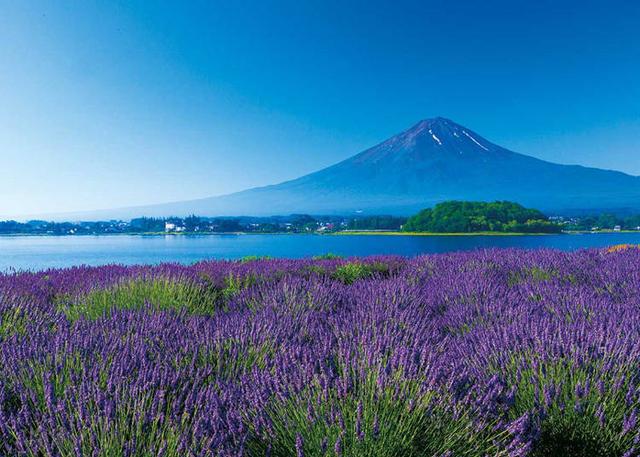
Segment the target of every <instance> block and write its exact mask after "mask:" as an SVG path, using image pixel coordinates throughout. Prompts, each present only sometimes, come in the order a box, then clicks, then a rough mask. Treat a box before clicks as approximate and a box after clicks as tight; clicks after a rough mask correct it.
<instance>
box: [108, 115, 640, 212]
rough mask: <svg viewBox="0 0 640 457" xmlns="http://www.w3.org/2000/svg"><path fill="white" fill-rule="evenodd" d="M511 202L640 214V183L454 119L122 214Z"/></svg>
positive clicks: (428, 122)
mask: <svg viewBox="0 0 640 457" xmlns="http://www.w3.org/2000/svg"><path fill="white" fill-rule="evenodd" d="M452 199H459V200H483V201H492V200H511V201H516V202H518V203H521V204H523V205H526V206H530V207H535V208H540V209H542V210H546V211H575V210H588V209H594V210H595V209H623V208H630V209H640V178H638V177H634V176H630V175H627V174H624V173H621V172H616V171H608V170H600V169H595V168H587V167H582V166H576V165H559V164H554V163H551V162H546V161H543V160H539V159H535V158H533V157H530V156H526V155H522V154H518V153H515V152H512V151H509V150H507V149H504V148H502V147H500V146H498V145H495V144H493V143H491V142H489V141H487V140H486V139H484V138H482V137H481V136H480V135H478V134H476V133H475V132H473V131H471V130H469V129H468V128H466V127H463V126H461V125H458V124H456V123H455V122H452V121H450V120H448V119H444V118H435V119H428V120H423V121H420V122H418V123H417V124H416V125H414V126H413V127H411V128H410V129H408V130H406V131H404V132H402V133H400V134H398V135H396V136H394V137H392V138H390V139H388V140H387V141H384V142H383V143H381V144H379V145H377V146H374V147H372V148H370V149H367V150H366V151H364V152H361V153H360V154H357V155H355V156H353V157H351V158H349V159H347V160H344V161H342V162H340V163H337V164H335V165H333V166H330V167H328V168H325V169H323V170H320V171H317V172H315V173H311V174H309V175H305V176H302V177H300V178H298V179H294V180H291V181H287V182H283V183H280V184H277V185H271V186H266V187H259V188H253V189H249V190H246V191H242V192H238V193H234V194H230V195H225V196H221V197H212V198H206V199H201V200H193V201H186V202H177V203H169V204H162V205H154V206H149V207H138V208H127V209H124V210H119V211H113V212H112V214H114V217H116V213H117V217H132V216H139V215H141V214H145V215H150V216H160V215H186V214H190V213H195V214H200V215H211V216H213V215H274V214H290V213H312V214H352V213H354V212H356V211H363V212H365V213H388V214H405V215H406V214H411V213H414V212H416V211H417V210H419V209H421V208H424V207H426V206H431V205H433V204H435V203H437V202H440V201H444V200H452Z"/></svg>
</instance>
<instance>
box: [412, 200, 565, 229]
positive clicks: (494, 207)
mask: <svg viewBox="0 0 640 457" xmlns="http://www.w3.org/2000/svg"><path fill="white" fill-rule="evenodd" d="M402 230H403V231H406V232H434V233H473V232H510V233H512V232H521V233H559V232H560V231H562V227H561V225H560V224H557V223H555V222H552V221H550V220H549V219H548V218H547V217H546V216H545V215H544V214H543V213H542V212H540V211H539V210H537V209H531V208H525V207H524V206H522V205H520V204H518V203H514V202H508V201H496V202H468V201H448V202H443V203H438V204H437V205H436V206H434V207H433V208H427V209H423V210H422V211H420V212H419V213H418V214H416V215H414V216H412V217H410V218H409V219H408V220H407V222H406V224H404V225H403V227H402Z"/></svg>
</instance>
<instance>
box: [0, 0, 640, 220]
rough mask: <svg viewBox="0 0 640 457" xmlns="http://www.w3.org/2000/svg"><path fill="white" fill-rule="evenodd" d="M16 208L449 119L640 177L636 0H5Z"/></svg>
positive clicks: (37, 209)
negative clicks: (431, 119)
mask: <svg viewBox="0 0 640 457" xmlns="http://www.w3.org/2000/svg"><path fill="white" fill-rule="evenodd" d="M0 11H1V14H0V159H1V160H0V215H20V214H37V213H49V212H63V211H74V210H89V209H100V208H114V207H122V206H132V205H139V204H147V203H156V202H165V201H176V200H182V199H190V198H197V197H205V196H212V195H217V194H223V193H228V192H232V191H236V190H241V189H244V188H247V187H251V186H256V185H262V184H268V183H275V182H279V181H282V180H286V179H289V178H294V177H297V176H299V175H301V174H304V173H307V172H311V171H314V170H317V169H319V168H322V167H324V166H327V165H330V164H333V163H335V162H337V161H339V160H341V159H344V158H346V157H348V156H351V155H353V154H355V153H357V152H359V151H361V150H363V149H365V148H367V147H369V146H372V145H374V144H375V143H377V142H379V141H381V140H383V139H385V138H387V137H389V136H391V135H393V134H394V133H397V132H399V131H401V130H403V129H405V128H407V127H409V126H410V125H412V124H414V123H415V122H417V121H418V120H419V119H422V118H428V117H435V116H445V117H448V118H450V119H453V120H454V121H456V122H459V123H461V124H463V125H465V126H467V127H469V128H471V129H473V130H475V131H476V132H478V133H480V134H481V135H483V136H485V137H486V138H488V139H489V140H492V141H494V142H496V143H498V144H501V145H503V146H506V147H508V148H510V149H513V150H515V151H518V152H522V153H526V154H530V155H533V156H536V157H540V158H543V159H547V160H551V161H555V162H561V163H579V164H583V165H590V166H597V167H603V168H613V169H619V170H623V171H625V172H628V173H631V174H636V175H640V30H639V26H638V24H640V2H635V1H628V0H627V1H598V2H595V1H562V2H557V1H535V2H534V1H491V0H489V1H482V2H480V1H455V2H453V1H422V2H410V1H393V2H392V1H386V2H380V1H371V0H369V1H361V2H360V1H357V2H356V1H352V2H348V1H290V2H289V1H287V2H284V1H283V2H269V1H260V2H258V1H255V2H249V1H229V2H216V1H202V2H200V1H190V2H179V1H172V2H168V1H167V2H155V1H127V2H124V1H123V2H116V1H104V2H95V1H88V0H78V1H67V0H56V1H53V2H52V1H27V0H8V1H7V0H0Z"/></svg>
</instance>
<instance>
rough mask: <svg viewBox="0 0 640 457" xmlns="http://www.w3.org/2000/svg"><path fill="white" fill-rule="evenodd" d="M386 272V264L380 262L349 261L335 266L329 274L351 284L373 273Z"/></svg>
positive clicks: (381, 273) (382, 273) (387, 268)
mask: <svg viewBox="0 0 640 457" xmlns="http://www.w3.org/2000/svg"><path fill="white" fill-rule="evenodd" d="M388 272H389V267H388V265H386V264H384V263H382V262H374V263H361V262H349V263H345V264H344V265H340V266H339V267H337V268H336V269H335V270H334V272H333V274H332V275H331V276H332V277H333V278H334V279H337V280H338V281H341V282H343V283H344V284H353V283H354V282H355V281H358V280H359V279H364V278H370V277H372V276H375V275H384V274H387V273H388Z"/></svg>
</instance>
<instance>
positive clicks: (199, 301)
mask: <svg viewBox="0 0 640 457" xmlns="http://www.w3.org/2000/svg"><path fill="white" fill-rule="evenodd" d="M252 283H253V278H252V277H250V276H247V277H240V276H235V275H233V274H230V275H229V276H228V277H227V278H226V279H225V284H224V286H223V287H217V286H215V285H213V284H207V283H204V284H201V283H195V282H191V281H185V280H182V281H178V280H174V279H168V278H156V279H133V280H128V281H125V282H122V283H118V284H116V285H114V286H111V287H108V288H105V289H96V290H93V291H91V292H89V293H88V294H86V295H84V296H81V297H78V298H75V299H71V300H68V299H67V300H61V302H60V303H59V305H58V309H59V310H61V311H62V312H64V313H65V315H66V316H67V319H69V320H70V321H72V322H73V321H75V320H77V319H79V318H85V319H90V320H96V319H99V318H102V317H108V316H110V315H111V313H112V312H113V310H116V309H118V310H140V309H142V308H143V307H145V306H149V307H150V308H151V309H152V310H160V311H176V312H186V313H187V314H197V315H213V314H215V313H216V312H217V311H219V310H224V309H225V305H226V301H227V300H229V299H230V298H231V297H233V296H234V295H235V294H236V293H238V292H239V291H240V290H242V289H244V288H246V287H248V286H249V285H251V284H252Z"/></svg>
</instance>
